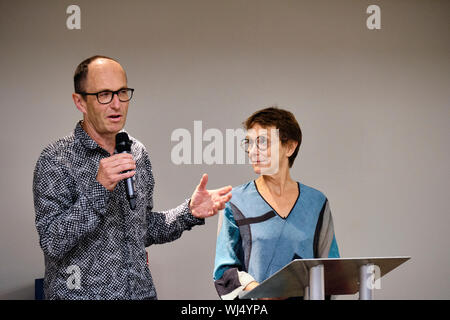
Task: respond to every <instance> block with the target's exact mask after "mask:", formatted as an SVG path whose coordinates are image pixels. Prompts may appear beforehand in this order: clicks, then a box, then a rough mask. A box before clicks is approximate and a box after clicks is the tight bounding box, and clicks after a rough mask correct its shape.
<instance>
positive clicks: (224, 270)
mask: <svg viewBox="0 0 450 320" xmlns="http://www.w3.org/2000/svg"><path fill="white" fill-rule="evenodd" d="M244 269H245V267H244V262H243V248H242V240H241V236H240V232H239V227H238V226H237V225H236V221H235V219H234V217H233V213H232V209H231V206H230V204H229V202H228V203H227V204H226V205H225V210H224V213H223V219H222V226H221V227H220V229H219V234H218V237H217V244H216V258H215V263H214V276H213V278H214V286H215V287H216V290H217V293H218V294H219V296H220V298H221V299H223V300H232V299H236V298H237V297H238V296H239V293H240V292H242V291H243V290H244V288H245V287H246V286H247V285H248V284H249V283H250V282H252V281H255V279H254V278H253V277H252V276H251V275H250V274H249V273H247V272H246V271H245V270H244Z"/></svg>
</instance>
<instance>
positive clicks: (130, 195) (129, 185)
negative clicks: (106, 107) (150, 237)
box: [116, 132, 136, 210]
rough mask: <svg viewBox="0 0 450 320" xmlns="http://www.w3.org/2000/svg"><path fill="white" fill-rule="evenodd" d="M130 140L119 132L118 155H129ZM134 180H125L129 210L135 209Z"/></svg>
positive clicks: (117, 136) (126, 135) (125, 134)
mask: <svg viewBox="0 0 450 320" xmlns="http://www.w3.org/2000/svg"><path fill="white" fill-rule="evenodd" d="M131 144H132V142H131V140H130V138H128V134H127V133H126V132H119V133H118V134H117V135H116V150H117V152H118V153H124V152H126V153H131ZM135 182H136V178H135V177H134V176H133V177H131V178H127V179H125V189H126V191H127V199H128V202H129V203H130V208H131V210H134V209H135V208H136V184H135Z"/></svg>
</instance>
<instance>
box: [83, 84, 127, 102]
mask: <svg viewBox="0 0 450 320" xmlns="http://www.w3.org/2000/svg"><path fill="white" fill-rule="evenodd" d="M133 92H134V89H131V88H123V89H119V90H117V91H110V90H104V91H100V92H96V93H88V92H77V93H79V94H81V95H83V96H96V97H97V101H98V102H99V103H101V104H108V103H110V102H111V101H112V100H113V98H114V95H115V94H117V97H118V98H119V101H121V102H127V101H130V100H131V98H132V97H133Z"/></svg>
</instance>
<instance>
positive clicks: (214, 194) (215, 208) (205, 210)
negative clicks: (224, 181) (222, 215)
mask: <svg viewBox="0 0 450 320" xmlns="http://www.w3.org/2000/svg"><path fill="white" fill-rule="evenodd" d="M207 183H208V175H207V174H206V173H205V174H204V175H203V176H202V179H201V180H200V183H199V185H198V186H197V188H195V191H194V193H193V194H192V197H191V202H190V204H189V208H190V209H191V212H192V215H193V216H194V217H196V218H207V217H212V216H213V215H215V214H216V213H217V212H219V210H222V209H224V208H225V203H227V202H228V201H230V199H231V189H232V187H231V186H227V187H223V188H220V189H215V190H206V184H207Z"/></svg>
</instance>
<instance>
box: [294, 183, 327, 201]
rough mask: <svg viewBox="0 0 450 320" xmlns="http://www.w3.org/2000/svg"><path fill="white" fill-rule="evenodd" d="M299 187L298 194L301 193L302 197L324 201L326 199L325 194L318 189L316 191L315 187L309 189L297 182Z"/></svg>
mask: <svg viewBox="0 0 450 320" xmlns="http://www.w3.org/2000/svg"><path fill="white" fill-rule="evenodd" d="M298 184H299V186H300V194H302V193H303V196H305V197H308V198H315V199H318V200H319V199H320V200H326V199H327V197H326V196H325V194H324V193H323V192H322V191H320V190H319V189H316V188H315V187H311V186H308V185H306V184H303V183H301V182H298Z"/></svg>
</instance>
